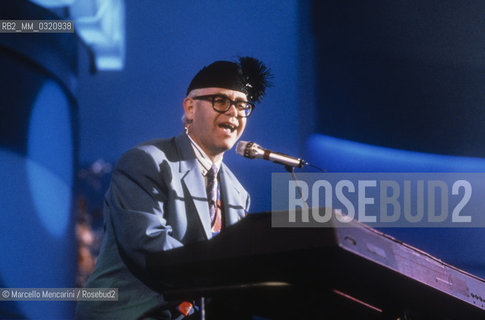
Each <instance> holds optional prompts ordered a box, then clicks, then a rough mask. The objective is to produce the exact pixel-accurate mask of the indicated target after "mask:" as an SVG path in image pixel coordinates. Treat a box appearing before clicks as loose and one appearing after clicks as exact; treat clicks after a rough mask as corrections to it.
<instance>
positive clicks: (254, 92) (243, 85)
mask: <svg viewBox="0 0 485 320" xmlns="http://www.w3.org/2000/svg"><path fill="white" fill-rule="evenodd" d="M270 78H272V75H271V72H270V69H268V68H266V66H265V65H264V64H263V63H262V62H261V61H259V60H257V59H255V58H251V57H242V58H239V62H238V63H236V62H231V61H216V62H214V63H212V64H210V65H208V66H207V67H204V68H203V69H202V70H200V71H199V73H197V74H196V75H195V77H194V78H193V79H192V82H191V83H190V85H189V87H188V88H187V95H188V94H189V92H190V91H192V90H194V89H201V88H210V87H217V88H225V89H230V90H236V91H241V92H243V93H244V94H246V95H247V97H248V100H249V101H251V102H256V101H257V102H259V101H261V98H263V96H264V93H265V90H266V87H269V86H270V85H271V84H270V83H269V81H268V79H270Z"/></svg>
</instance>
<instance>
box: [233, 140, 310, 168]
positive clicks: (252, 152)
mask: <svg viewBox="0 0 485 320" xmlns="http://www.w3.org/2000/svg"><path fill="white" fill-rule="evenodd" d="M236 152H237V154H239V155H241V156H243V157H246V158H249V159H265V160H269V161H273V162H276V163H279V164H282V165H285V166H287V167H298V168H301V167H303V166H304V165H306V164H308V163H307V162H306V161H305V160H303V159H300V158H295V157H291V156H288V155H286V154H283V153H279V152H274V151H271V150H268V149H263V148H262V147H261V146H259V145H258V144H256V143H254V142H248V141H239V143H238V144H237V147H236Z"/></svg>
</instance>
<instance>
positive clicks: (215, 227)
mask: <svg viewBox="0 0 485 320" xmlns="http://www.w3.org/2000/svg"><path fill="white" fill-rule="evenodd" d="M207 198H208V200H209V214H210V218H211V229H212V235H213V236H214V235H216V234H218V233H219V232H220V231H221V209H220V201H218V198H219V194H218V187H217V167H216V165H215V164H213V165H212V167H211V168H210V170H209V171H208V172H207Z"/></svg>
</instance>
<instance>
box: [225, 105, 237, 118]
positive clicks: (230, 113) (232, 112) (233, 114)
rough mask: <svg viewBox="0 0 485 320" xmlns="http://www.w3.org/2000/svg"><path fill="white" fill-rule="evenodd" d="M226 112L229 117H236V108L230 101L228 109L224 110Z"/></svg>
mask: <svg viewBox="0 0 485 320" xmlns="http://www.w3.org/2000/svg"><path fill="white" fill-rule="evenodd" d="M226 114H227V115H228V116H231V117H237V108H236V104H235V103H231V105H230V106H229V110H227V111H226Z"/></svg>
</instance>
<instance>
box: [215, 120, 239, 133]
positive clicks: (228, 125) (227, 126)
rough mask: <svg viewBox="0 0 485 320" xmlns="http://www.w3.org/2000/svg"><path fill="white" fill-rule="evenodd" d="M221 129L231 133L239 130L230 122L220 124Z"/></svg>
mask: <svg viewBox="0 0 485 320" xmlns="http://www.w3.org/2000/svg"><path fill="white" fill-rule="evenodd" d="M219 127H220V128H223V129H227V130H229V131H230V132H234V130H236V129H237V126H236V125H234V124H232V123H228V122H224V123H221V124H219Z"/></svg>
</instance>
